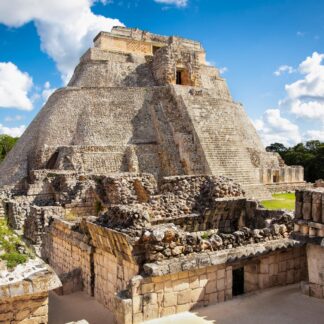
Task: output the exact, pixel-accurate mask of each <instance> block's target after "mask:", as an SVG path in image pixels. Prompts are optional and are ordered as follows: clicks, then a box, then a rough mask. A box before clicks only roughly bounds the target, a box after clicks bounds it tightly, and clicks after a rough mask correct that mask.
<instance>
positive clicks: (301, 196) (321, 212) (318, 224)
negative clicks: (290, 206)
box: [295, 188, 324, 238]
mask: <svg viewBox="0 0 324 324" xmlns="http://www.w3.org/2000/svg"><path fill="white" fill-rule="evenodd" d="M295 218H296V221H295V232H296V234H297V233H299V234H301V235H303V236H307V237H314V238H315V237H318V238H323V237H324V190H323V189H322V188H318V189H313V190H297V191H296V208H295Z"/></svg>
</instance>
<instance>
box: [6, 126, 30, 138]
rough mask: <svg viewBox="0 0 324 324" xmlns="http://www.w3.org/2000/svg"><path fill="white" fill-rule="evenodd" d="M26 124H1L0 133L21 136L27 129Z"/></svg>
mask: <svg viewBox="0 0 324 324" xmlns="http://www.w3.org/2000/svg"><path fill="white" fill-rule="evenodd" d="M25 129H26V126H25V125H20V126H18V127H6V126H3V125H2V124H0V134H6V135H10V136H12V137H19V136H21V135H22V133H23V132H24V131H25Z"/></svg>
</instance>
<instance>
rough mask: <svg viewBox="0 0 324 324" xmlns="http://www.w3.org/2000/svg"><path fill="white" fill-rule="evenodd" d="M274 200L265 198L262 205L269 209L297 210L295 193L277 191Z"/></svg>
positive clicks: (273, 196)
mask: <svg viewBox="0 0 324 324" xmlns="http://www.w3.org/2000/svg"><path fill="white" fill-rule="evenodd" d="M272 198H273V200H264V201H262V202H261V204H262V206H263V207H265V208H267V209H286V210H295V194H294V193H276V194H273V195H272Z"/></svg>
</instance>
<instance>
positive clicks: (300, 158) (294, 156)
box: [266, 141, 324, 182]
mask: <svg viewBox="0 0 324 324" xmlns="http://www.w3.org/2000/svg"><path fill="white" fill-rule="evenodd" d="M266 150H267V151H268V152H277V153H279V154H280V156H281V157H282V158H283V159H284V161H285V162H286V164H287V165H302V166H303V167H304V169H305V180H306V181H309V182H314V181H315V180H317V179H324V143H323V142H320V141H308V142H306V143H305V144H304V143H299V144H297V145H295V146H293V147H288V148H287V147H285V146H284V145H283V144H281V143H273V144H271V145H269V146H267V147H266Z"/></svg>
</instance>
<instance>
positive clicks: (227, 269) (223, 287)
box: [131, 265, 232, 323]
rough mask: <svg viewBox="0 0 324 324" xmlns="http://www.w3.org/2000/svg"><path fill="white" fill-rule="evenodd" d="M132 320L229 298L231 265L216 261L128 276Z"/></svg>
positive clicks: (171, 312) (153, 316) (166, 313)
mask: <svg viewBox="0 0 324 324" xmlns="http://www.w3.org/2000/svg"><path fill="white" fill-rule="evenodd" d="M131 285H132V290H131V294H132V315H133V316H132V317H133V323H140V322H142V321H145V320H150V319H153V318H157V317H162V316H167V315H171V314H175V313H179V312H184V311H188V310H191V309H193V308H195V307H196V308H198V307H202V306H207V305H209V304H214V303H217V302H223V301H225V300H228V299H231V298H232V267H231V266H225V265H219V266H211V267H206V268H203V269H197V270H193V271H184V272H178V273H174V274H169V275H165V276H161V277H150V278H143V277H141V276H138V277H134V278H133V280H132V283H131Z"/></svg>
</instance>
